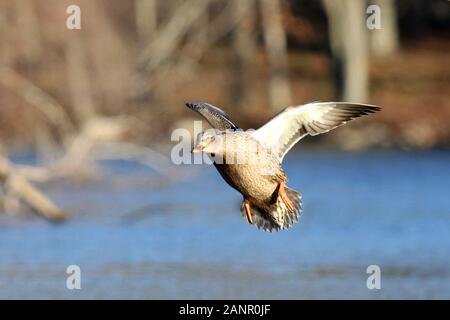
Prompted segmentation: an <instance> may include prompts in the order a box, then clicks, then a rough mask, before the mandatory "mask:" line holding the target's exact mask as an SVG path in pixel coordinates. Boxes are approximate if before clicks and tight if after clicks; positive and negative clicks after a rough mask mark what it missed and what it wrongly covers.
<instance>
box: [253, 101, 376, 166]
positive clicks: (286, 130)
mask: <svg viewBox="0 0 450 320" xmlns="http://www.w3.org/2000/svg"><path fill="white" fill-rule="evenodd" d="M379 110H381V108H380V107H377V106H373V105H369V104H358V103H349V102H313V103H308V104H305V105H300V106H292V107H288V108H286V109H285V110H283V111H282V112H281V113H279V114H278V115H277V116H275V117H274V118H273V119H272V120H270V121H269V122H267V123H266V124H265V125H264V126H262V127H261V128H259V129H258V130H256V131H254V132H253V133H252V134H253V136H254V137H255V138H256V139H257V140H258V141H259V142H261V143H262V144H263V145H265V146H266V147H267V148H269V149H271V150H272V152H275V154H276V155H277V156H278V158H279V160H280V161H282V160H283V158H284V156H285V155H286V153H287V152H288V151H289V150H290V149H291V148H292V147H293V146H294V145H295V144H296V143H297V142H298V141H299V140H300V139H302V138H303V137H304V136H306V135H311V136H315V135H318V134H322V133H325V132H328V131H330V130H332V129H334V128H337V127H339V126H341V125H343V124H345V123H347V122H348V121H350V120H353V119H355V118H358V117H361V116H364V115H368V114H370V113H374V112H377V111H379Z"/></svg>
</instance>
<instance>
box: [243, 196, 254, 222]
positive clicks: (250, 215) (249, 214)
mask: <svg viewBox="0 0 450 320" xmlns="http://www.w3.org/2000/svg"><path fill="white" fill-rule="evenodd" d="M244 210H245V215H246V216H247V220H248V223H250V224H253V212H252V206H251V205H250V201H248V200H244Z"/></svg>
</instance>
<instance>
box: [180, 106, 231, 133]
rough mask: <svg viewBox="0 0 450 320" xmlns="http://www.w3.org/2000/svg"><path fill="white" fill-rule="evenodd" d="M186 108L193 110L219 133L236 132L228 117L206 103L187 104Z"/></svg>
mask: <svg viewBox="0 0 450 320" xmlns="http://www.w3.org/2000/svg"><path fill="white" fill-rule="evenodd" d="M186 106H187V107H188V108H189V109H192V110H195V111H197V112H198V113H200V114H201V115H202V116H203V117H204V118H205V119H206V120H207V121H208V122H209V123H210V124H211V125H212V126H213V127H214V128H216V129H219V130H221V131H225V130H227V129H231V130H237V129H238V126H236V125H235V124H234V123H233V122H232V121H231V118H230V116H229V115H227V114H226V113H225V112H223V111H222V110H221V109H219V108H217V107H215V106H213V105H211V104H209V103H206V102H187V103H186Z"/></svg>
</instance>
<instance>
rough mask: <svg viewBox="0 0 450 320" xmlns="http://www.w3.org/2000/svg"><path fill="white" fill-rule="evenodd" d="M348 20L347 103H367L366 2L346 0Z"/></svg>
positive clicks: (345, 46)
mask: <svg viewBox="0 0 450 320" xmlns="http://www.w3.org/2000/svg"><path fill="white" fill-rule="evenodd" d="M345 4H346V5H345V7H346V12H347V19H344V25H343V27H344V32H343V33H342V35H345V39H344V63H345V89H344V99H345V100H347V101H356V102H367V99H368V95H369V92H368V91H369V83H368V72H369V70H368V53H369V52H368V39H367V37H368V34H367V26H366V19H365V12H366V11H365V10H366V7H365V3H364V1H354V0H345Z"/></svg>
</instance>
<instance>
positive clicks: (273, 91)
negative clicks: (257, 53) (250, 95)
mask: <svg viewBox="0 0 450 320" xmlns="http://www.w3.org/2000/svg"><path fill="white" fill-rule="evenodd" d="M261 10H262V16H263V31H264V42H265V46H266V51H267V53H268V56H269V63H270V80H269V94H270V104H271V107H272V108H273V109H278V108H280V107H281V106H287V105H289V104H290V103H291V91H290V84H289V76H288V56H287V42H286V34H285V32H284V28H283V24H282V21H281V5H280V2H279V1H278V0H261Z"/></svg>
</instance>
